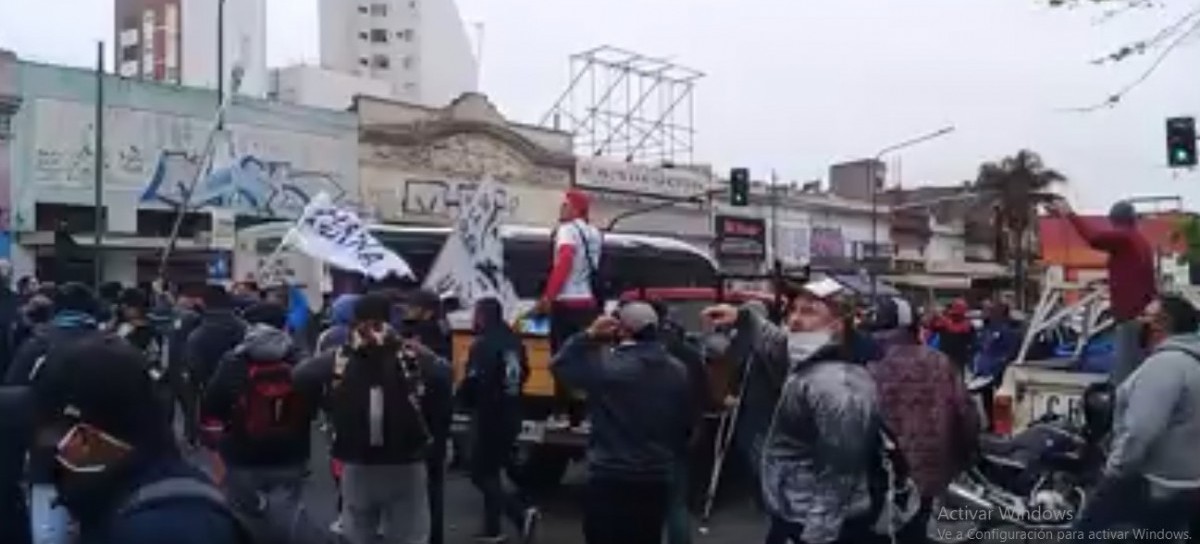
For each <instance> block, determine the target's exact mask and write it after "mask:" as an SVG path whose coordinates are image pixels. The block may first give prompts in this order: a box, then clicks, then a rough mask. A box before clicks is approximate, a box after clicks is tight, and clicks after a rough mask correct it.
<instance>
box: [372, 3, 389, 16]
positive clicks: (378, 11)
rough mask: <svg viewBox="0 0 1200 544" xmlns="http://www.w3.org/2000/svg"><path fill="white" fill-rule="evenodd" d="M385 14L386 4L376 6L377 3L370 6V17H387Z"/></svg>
mask: <svg viewBox="0 0 1200 544" xmlns="http://www.w3.org/2000/svg"><path fill="white" fill-rule="evenodd" d="M387 13H388V6H387V4H378V3H376V4H371V15H374V16H376V17H387Z"/></svg>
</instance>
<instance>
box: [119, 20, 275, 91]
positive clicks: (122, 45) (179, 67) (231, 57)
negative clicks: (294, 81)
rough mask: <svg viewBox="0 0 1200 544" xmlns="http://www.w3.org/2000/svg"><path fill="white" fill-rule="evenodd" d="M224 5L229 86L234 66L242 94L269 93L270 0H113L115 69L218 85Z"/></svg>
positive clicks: (147, 76) (133, 75) (123, 73)
mask: <svg viewBox="0 0 1200 544" xmlns="http://www.w3.org/2000/svg"><path fill="white" fill-rule="evenodd" d="M222 1H223V2H224V3H225V13H224V19H225V25H224V42H225V47H224V50H225V66H224V68H225V72H226V74H225V85H226V90H229V86H230V85H231V83H232V78H231V77H229V76H230V74H231V73H232V72H233V70H234V67H235V66H240V67H241V69H242V71H243V76H242V82H241V87H240V88H239V93H241V94H247V95H251V96H265V95H266V91H267V83H268V81H267V43H266V34H267V31H266V24H267V4H266V0H114V2H113V8H114V15H115V16H114V17H113V21H114V24H115V26H116V28H115V31H114V38H115V39H116V44H117V47H116V51H115V52H114V54H115V56H116V61H115V66H116V71H117V73H118V74H119V75H121V76H122V77H129V78H140V79H150V80H155V81H162V82H166V83H175V84H179V85H187V86H191V87H205V88H215V87H216V86H217V79H218V74H217V70H218V67H217V64H218V63H217V56H218V55H217V36H218V32H219V31H218V11H219V8H218V4H219V2H222Z"/></svg>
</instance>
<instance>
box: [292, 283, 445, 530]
mask: <svg viewBox="0 0 1200 544" xmlns="http://www.w3.org/2000/svg"><path fill="white" fill-rule="evenodd" d="M392 314H393V310H392V301H391V300H389V299H388V298H387V297H385V296H383V295H380V294H377V293H376V294H369V295H364V296H363V297H361V298H359V299H358V302H357V303H356V304H355V305H354V320H353V322H352V323H351V327H350V339H349V341H348V342H347V343H346V345H345V346H343V347H341V348H339V349H337V350H330V351H325V352H322V353H320V354H318V355H317V356H315V357H313V358H310V359H308V360H307V361H305V362H304V363H301V364H300V366H298V367H296V369H295V371H294V372H293V381H294V384H295V387H296V388H297V390H299V391H300V392H301V393H302V394H306V395H313V396H317V397H322V396H323V397H324V398H325V399H326V400H327V401H328V405H329V406H330V412H331V418H330V419H331V420H332V423H333V427H334V433H333V436H334V440H333V448H332V456H333V457H334V458H336V459H339V460H341V461H343V462H344V463H345V469H344V472H343V474H342V482H341V491H342V497H343V501H344V504H343V506H344V512H345V513H344V516H345V521H346V525H347V526H346V527H345V536H346V537H347V538H348V540H349V541H350V542H351V544H367V543H370V542H375V541H376V540H378V533H379V530H380V526H381V524H382V528H383V530H384V541H385V542H413V543H422V544H423V543H425V542H428V540H429V533H430V528H429V527H430V520H429V499H428V488H427V471H426V459H427V457H428V454H429V448H430V446H431V444H432V436H431V434H430V432H429V422H428V421H427V420H426V419H425V412H426V411H428V404H427V403H428V399H427V396H428V395H427V394H426V391H427V390H428V389H429V387H431V385H430V383H429V379H430V376H434V375H436V374H438V373H439V372H440V369H438V367H439V366H440V365H442V364H443V363H442V362H441V361H440V359H439V358H438V357H437V356H436V355H435V354H433V352H431V351H429V350H428V349H427V348H425V347H423V346H421V345H420V344H418V343H416V342H412V341H406V340H404V339H402V338H401V337H400V336H399V334H397V333H396V331H395V330H394V329H392V327H391V325H390V322H391V320H392Z"/></svg>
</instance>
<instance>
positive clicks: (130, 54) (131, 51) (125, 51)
mask: <svg viewBox="0 0 1200 544" xmlns="http://www.w3.org/2000/svg"><path fill="white" fill-rule="evenodd" d="M138 53H141V51H139V50H138V46H137V44H133V45H126V46H125V47H122V48H121V60H122V61H123V62H128V61H131V60H137V59H138Z"/></svg>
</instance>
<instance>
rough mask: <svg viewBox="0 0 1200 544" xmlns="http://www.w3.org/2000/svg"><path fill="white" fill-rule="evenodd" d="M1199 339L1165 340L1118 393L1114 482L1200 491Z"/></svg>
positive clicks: (1112, 460)
mask: <svg viewBox="0 0 1200 544" xmlns="http://www.w3.org/2000/svg"><path fill="white" fill-rule="evenodd" d="M1198 446H1200V335H1196V334H1183V335H1177V336H1172V337H1170V338H1167V339H1166V340H1165V341H1164V342H1163V343H1162V344H1160V345H1159V346H1158V347H1157V348H1155V350H1154V352H1153V353H1151V354H1150V357H1148V358H1147V359H1146V361H1145V362H1143V363H1142V364H1141V366H1139V367H1138V369H1137V370H1135V371H1134V373H1133V374H1131V375H1130V376H1129V377H1128V378H1126V379H1125V381H1124V382H1123V383H1121V385H1120V387H1118V388H1117V398H1116V410H1115V419H1114V423H1113V445H1112V452H1111V453H1110V454H1109V457H1108V464H1107V467H1106V468H1105V472H1106V473H1107V474H1108V475H1110V476H1115V477H1120V476H1131V475H1142V476H1145V477H1146V478H1147V479H1149V480H1151V481H1152V482H1154V483H1156V484H1159V485H1161V486H1164V487H1170V488H1187V489H1195V488H1200V455H1197V451H1196V449H1197V447H1198Z"/></svg>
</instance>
